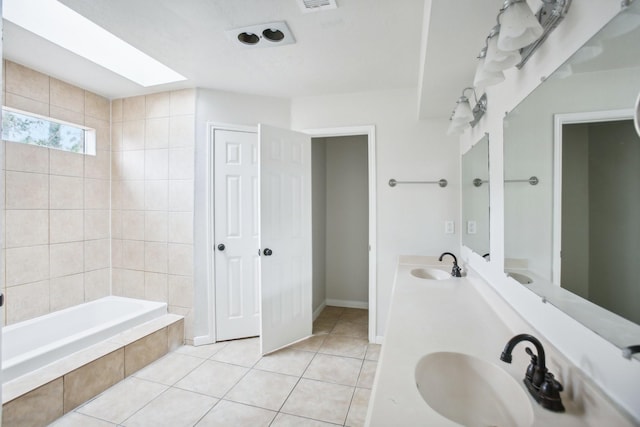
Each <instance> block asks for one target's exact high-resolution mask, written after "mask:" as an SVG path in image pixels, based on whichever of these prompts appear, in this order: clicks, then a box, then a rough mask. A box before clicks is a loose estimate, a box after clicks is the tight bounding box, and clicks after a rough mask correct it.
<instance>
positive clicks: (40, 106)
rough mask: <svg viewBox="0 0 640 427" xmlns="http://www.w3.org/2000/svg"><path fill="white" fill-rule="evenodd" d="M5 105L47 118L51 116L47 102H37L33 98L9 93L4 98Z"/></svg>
mask: <svg viewBox="0 0 640 427" xmlns="http://www.w3.org/2000/svg"><path fill="white" fill-rule="evenodd" d="M4 104H5V105H6V106H7V107H10V108H15V109H16V110H20V111H25V112H29V113H34V114H38V115H40V116H45V117H47V116H49V104H47V103H46V102H40V101H35V100H33V99H31V98H26V97H24V96H20V95H16V94H14V93H9V92H7V94H6V95H5V97H4Z"/></svg>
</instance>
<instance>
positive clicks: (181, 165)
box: [169, 148, 194, 179]
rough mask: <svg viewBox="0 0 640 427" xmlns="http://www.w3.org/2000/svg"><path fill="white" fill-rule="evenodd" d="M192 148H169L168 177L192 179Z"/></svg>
mask: <svg viewBox="0 0 640 427" xmlns="http://www.w3.org/2000/svg"><path fill="white" fill-rule="evenodd" d="M193 164H194V158H193V149H192V148H171V149H169V179H193V173H194V169H193V167H194V166H193Z"/></svg>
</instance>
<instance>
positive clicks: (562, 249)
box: [504, 2, 640, 347]
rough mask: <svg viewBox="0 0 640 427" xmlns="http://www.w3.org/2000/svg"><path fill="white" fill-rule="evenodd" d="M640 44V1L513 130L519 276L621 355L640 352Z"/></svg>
mask: <svg viewBox="0 0 640 427" xmlns="http://www.w3.org/2000/svg"><path fill="white" fill-rule="evenodd" d="M639 45H640V2H635V3H633V4H632V5H631V6H630V7H628V8H627V9H625V10H624V11H622V12H621V13H620V14H619V15H618V16H616V17H615V18H614V19H613V20H612V21H611V22H610V23H609V24H608V25H606V26H605V27H604V28H603V29H602V30H601V31H600V32H599V33H598V34H596V35H595V36H594V37H593V38H592V39H591V40H589V41H588V42H587V43H586V44H585V46H583V47H582V48H581V49H580V50H578V51H577V52H576V53H575V54H574V55H573V56H572V57H571V58H570V59H569V60H568V61H567V62H566V63H565V64H563V65H562V66H561V67H560V68H559V69H558V70H557V71H556V72H555V73H553V74H552V75H551V76H550V77H549V78H548V79H547V80H546V81H545V82H544V83H542V84H541V85H540V86H539V87H538V88H537V89H536V90H534V91H533V92H532V93H531V94H530V95H529V96H528V97H527V98H526V99H525V100H524V101H523V102H522V103H521V104H520V105H518V106H517V107H516V108H515V109H514V110H513V111H511V112H510V113H509V114H508V115H507V117H506V118H505V121H504V178H505V184H504V197H505V200H504V203H505V270H507V274H511V275H512V277H513V278H514V279H515V280H516V281H518V282H520V283H523V284H525V285H526V286H527V287H529V288H530V289H531V290H533V291H534V292H536V293H538V294H539V295H541V296H543V297H545V298H546V299H547V300H548V301H549V302H551V303H552V304H554V305H556V306H558V307H559V308H561V309H562V310H564V311H566V312H567V313H568V314H569V315H571V316H572V317H574V318H575V319H576V320H578V321H580V322H582V323H583V324H585V325H586V326H588V327H589V328H591V329H592V330H594V331H596V332H597V333H598V334H600V335H602V336H604V337H605V338H607V339H608V340H610V341H611V342H613V343H614V344H616V345H618V346H620V347H626V346H628V345H632V344H637V343H638V342H640V326H638V324H640V281H639V280H638V278H637V267H636V265H637V262H638V254H639V253H640V221H638V218H640V137H639V136H638V134H637V133H636V132H635V130H634V123H633V117H634V108H635V101H636V97H637V96H638V91H639V90H640V55H637V54H634V53H633V52H630V51H629V47H630V46H639ZM531 177H536V178H537V184H536V185H532V183H531V181H527V180H529V179H530V178H531ZM527 279H528V280H527ZM552 283H553V284H552ZM554 285H556V286H554ZM557 285H560V286H561V287H558V286H557ZM587 301H588V302H587Z"/></svg>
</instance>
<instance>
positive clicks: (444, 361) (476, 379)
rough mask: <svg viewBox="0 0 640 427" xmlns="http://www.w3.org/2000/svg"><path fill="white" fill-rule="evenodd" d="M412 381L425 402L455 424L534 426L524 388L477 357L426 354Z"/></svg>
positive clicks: (472, 425) (498, 369) (499, 369)
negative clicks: (414, 379)
mask: <svg viewBox="0 0 640 427" xmlns="http://www.w3.org/2000/svg"><path fill="white" fill-rule="evenodd" d="M496 357H497V356H496ZM415 378H416V385H417V386H418V391H419V392H420V395H421V396H422V398H423V399H424V400H425V402H427V404H428V405H429V406H430V407H431V408H432V409H433V410H435V411H436V412H438V413H439V414H440V415H442V416H444V417H446V418H448V419H450V420H451V421H454V422H456V423H459V424H462V425H464V426H467V427H475V426H478V427H480V426H483V427H486V426H514V427H529V426H531V425H532V424H533V409H532V407H531V403H530V401H529V397H528V396H527V394H526V393H525V391H524V388H523V386H521V385H520V384H519V383H518V381H516V380H515V379H514V378H513V377H512V376H511V375H509V374H508V373H507V372H506V371H504V370H502V369H501V368H499V367H498V366H496V365H493V364H491V363H489V362H486V361H484V360H482V359H478V358H477V357H474V356H471V355H468V354H464V353H453V352H437V353H431V354H428V355H426V356H424V357H423V358H422V359H420V361H419V362H418V364H417V365H416V371H415Z"/></svg>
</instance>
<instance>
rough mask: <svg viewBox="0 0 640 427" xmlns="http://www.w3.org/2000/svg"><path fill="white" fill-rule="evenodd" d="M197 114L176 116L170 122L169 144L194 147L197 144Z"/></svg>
mask: <svg viewBox="0 0 640 427" xmlns="http://www.w3.org/2000/svg"><path fill="white" fill-rule="evenodd" d="M195 130H196V123H195V116H193V115H188V116H175V117H171V119H170V122H169V146H170V147H193V146H194V144H195Z"/></svg>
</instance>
